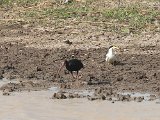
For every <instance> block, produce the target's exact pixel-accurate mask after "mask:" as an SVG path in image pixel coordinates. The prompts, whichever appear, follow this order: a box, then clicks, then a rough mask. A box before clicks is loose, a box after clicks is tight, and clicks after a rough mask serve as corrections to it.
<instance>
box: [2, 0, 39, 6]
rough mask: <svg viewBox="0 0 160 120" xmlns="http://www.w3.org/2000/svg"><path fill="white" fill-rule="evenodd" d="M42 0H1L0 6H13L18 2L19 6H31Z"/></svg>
mask: <svg viewBox="0 0 160 120" xmlns="http://www.w3.org/2000/svg"><path fill="white" fill-rule="evenodd" d="M39 1H40V0H0V6H1V7H5V6H10V7H13V5H14V4H17V5H18V6H30V5H33V4H35V3H38V2H39Z"/></svg>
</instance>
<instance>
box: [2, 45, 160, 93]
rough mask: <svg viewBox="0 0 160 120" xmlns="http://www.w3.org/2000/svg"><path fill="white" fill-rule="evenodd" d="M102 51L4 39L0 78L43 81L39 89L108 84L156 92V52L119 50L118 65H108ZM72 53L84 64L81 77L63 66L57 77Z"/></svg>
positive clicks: (159, 76)
mask: <svg viewBox="0 0 160 120" xmlns="http://www.w3.org/2000/svg"><path fill="white" fill-rule="evenodd" d="M131 47H132V48H133V47H134V49H135V50H136V49H138V50H141V51H148V50H157V51H158V50H159V48H160V47H158V46H154V47H153V46H151V47H149V46H148V47H142V48H141V47H137V46H131ZM128 49H130V48H128ZM106 51H107V49H106V48H98V49H89V50H76V49H75V50H70V51H69V50H67V49H65V48H64V49H60V48H59V49H36V48H31V47H26V45H25V44H20V43H18V42H4V43H1V44H0V57H1V59H0V78H1V79H3V78H5V79H10V80H12V79H21V80H22V81H23V79H25V80H38V81H43V82H42V84H41V85H40V86H43V87H39V88H47V87H50V86H51V85H53V84H57V85H59V86H60V87H61V88H63V89H73V88H74V89H75V88H83V89H85V88H90V89H97V88H99V87H108V88H112V91H114V92H124V91H130V92H148V93H155V94H157V95H160V71H159V70H160V62H159V60H160V55H159V53H148V54H126V53H125V51H122V52H119V54H118V60H119V62H118V64H117V65H109V64H108V63H106V61H105V54H106ZM72 55H74V56H75V58H78V59H80V60H81V61H82V62H83V64H84V69H82V70H81V71H80V74H81V75H82V78H81V79H79V80H78V81H76V80H74V79H73V78H72V76H71V75H70V74H69V72H68V71H67V70H66V69H65V68H64V69H63V70H62V71H61V73H60V76H58V77H57V71H58V69H59V68H60V66H61V64H62V63H63V61H64V60H65V59H71V56H72ZM44 81H45V82H44ZM17 84H18V85H17ZM17 84H15V85H10V86H12V87H11V88H12V89H15V90H18V89H22V90H23V89H24V88H25V87H24V86H27V85H28V86H29V87H26V88H25V89H27V88H30V89H31V87H37V85H35V84H31V83H26V84H27V85H26V84H24V85H23V84H22V82H19V83H17ZM13 86H14V87H13ZM1 90H3V89H2V88H1Z"/></svg>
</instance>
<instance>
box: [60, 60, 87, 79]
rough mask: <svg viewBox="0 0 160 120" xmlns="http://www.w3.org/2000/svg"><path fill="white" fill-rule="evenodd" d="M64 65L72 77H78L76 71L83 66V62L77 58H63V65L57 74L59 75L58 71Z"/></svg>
mask: <svg viewBox="0 0 160 120" xmlns="http://www.w3.org/2000/svg"><path fill="white" fill-rule="evenodd" d="M64 66H65V67H66V69H67V70H68V71H69V72H70V73H71V75H72V77H73V78H77V79H78V76H79V75H78V73H79V70H81V69H82V68H84V66H83V63H82V62H81V60H78V59H71V60H69V61H67V60H65V61H64V63H63V65H62V66H61V67H60V69H59V71H58V75H59V72H60V71H61V69H62V68H63V67H64ZM74 71H76V72H77V76H76V77H74V75H73V72H74Z"/></svg>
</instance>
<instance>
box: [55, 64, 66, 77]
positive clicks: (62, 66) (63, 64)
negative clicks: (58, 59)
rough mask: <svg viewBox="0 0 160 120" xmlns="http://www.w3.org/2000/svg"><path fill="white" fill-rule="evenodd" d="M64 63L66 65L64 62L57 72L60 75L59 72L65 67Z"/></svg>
mask: <svg viewBox="0 0 160 120" xmlns="http://www.w3.org/2000/svg"><path fill="white" fill-rule="evenodd" d="M64 65H65V63H63V64H62V65H61V67H60V69H59V70H58V72H57V75H59V73H60V72H61V70H62V68H63V67H64Z"/></svg>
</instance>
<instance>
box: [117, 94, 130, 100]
mask: <svg viewBox="0 0 160 120" xmlns="http://www.w3.org/2000/svg"><path fill="white" fill-rule="evenodd" d="M117 99H118V101H131V96H130V95H120V94H119V95H118V98H117Z"/></svg>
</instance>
